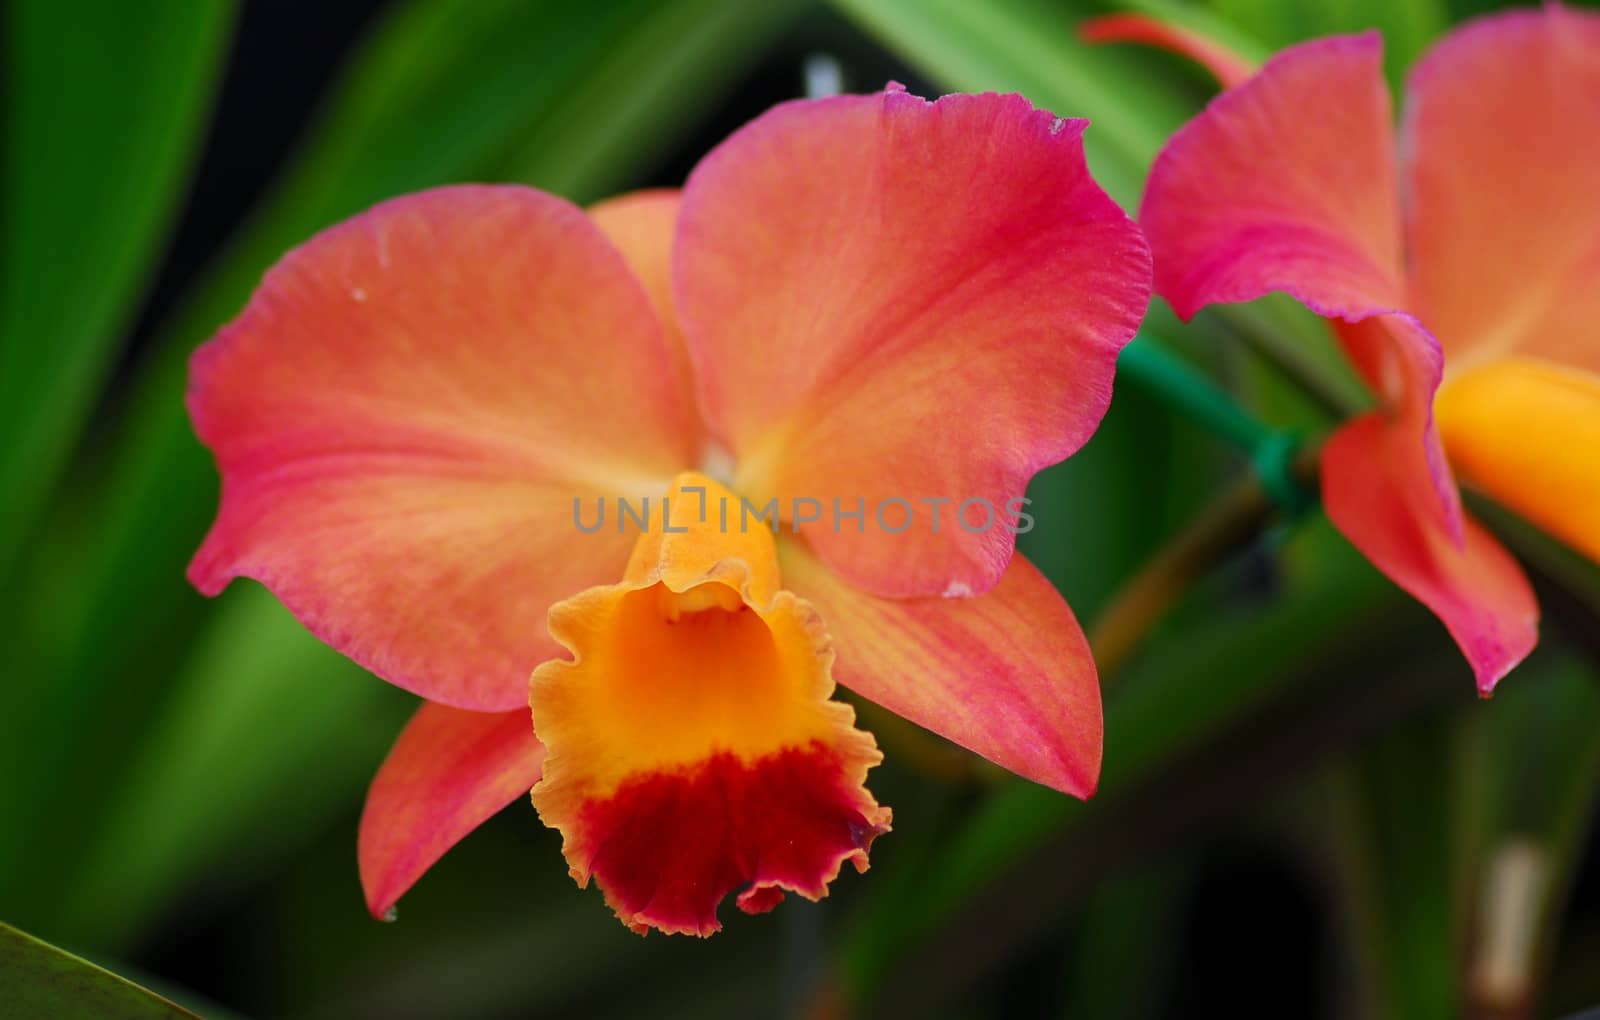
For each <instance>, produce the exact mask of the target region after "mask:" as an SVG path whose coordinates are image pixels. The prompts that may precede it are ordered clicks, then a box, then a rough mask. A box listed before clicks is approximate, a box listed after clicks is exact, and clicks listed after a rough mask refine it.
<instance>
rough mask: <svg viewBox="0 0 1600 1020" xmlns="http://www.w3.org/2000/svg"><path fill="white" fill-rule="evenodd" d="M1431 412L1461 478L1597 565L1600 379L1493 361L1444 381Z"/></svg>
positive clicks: (1570, 371)
mask: <svg viewBox="0 0 1600 1020" xmlns="http://www.w3.org/2000/svg"><path fill="white" fill-rule="evenodd" d="M1438 411H1439V428H1440V432H1441V434H1442V435H1443V437H1444V442H1445V448H1446V449H1447V450H1449V451H1450V460H1451V462H1452V464H1453V465H1454V466H1455V468H1456V469H1457V470H1458V471H1459V472H1460V473H1461V475H1462V477H1463V478H1464V479H1466V480H1467V481H1468V482H1469V483H1470V484H1472V485H1473V486H1476V487H1477V488H1479V489H1481V490H1483V491H1484V492H1486V493H1488V494H1489V495H1490V496H1493V497H1494V498H1495V499H1496V500H1497V501H1499V502H1500V503H1502V504H1504V505H1505V506H1508V507H1510V508H1511V509H1513V510H1515V511H1517V512H1518V513H1520V514H1521V515H1522V516H1524V517H1526V518H1527V519H1528V520H1530V521H1532V522H1534V523H1535V524H1537V525H1539V526H1540V527H1541V528H1543V529H1544V530H1546V531H1548V532H1549V533H1550V534H1552V535H1555V536H1556V537H1557V538H1560V539H1562V540H1563V541H1565V542H1567V543H1568V544H1570V545H1571V546H1572V547H1573V548H1574V549H1577V550H1578V551H1580V552H1582V553H1584V554H1586V555H1587V556H1589V557H1590V558H1591V559H1594V560H1600V471H1597V470H1596V462H1597V458H1596V454H1597V453H1600V376H1596V375H1593V374H1590V373H1588V372H1582V371H1579V370H1577V369H1573V368H1567V367H1565V366H1562V365H1556V364H1552V363H1549V362H1540V361H1531V360H1526V359H1515V360H1509V361H1493V362H1489V363H1488V364H1485V365H1481V366H1479V367H1477V368H1474V369H1472V370H1471V371H1469V372H1467V373H1465V374H1463V375H1460V376H1455V377H1452V378H1451V380H1450V381H1449V382H1448V383H1446V384H1445V387H1444V389H1443V390H1441V391H1440V393H1439V402H1438Z"/></svg>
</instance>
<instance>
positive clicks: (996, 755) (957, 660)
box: [781, 542, 1103, 798]
mask: <svg viewBox="0 0 1600 1020" xmlns="http://www.w3.org/2000/svg"><path fill="white" fill-rule="evenodd" d="M781 553H782V557H783V572H784V579H785V581H786V582H787V583H788V584H789V586H790V587H791V588H792V589H793V590H794V591H795V592H797V593H798V594H800V595H801V596H802V597H803V598H805V599H806V600H808V601H809V602H811V603H812V604H813V605H815V606H816V607H817V609H818V611H819V612H820V613H822V615H823V618H824V619H826V620H827V621H828V629H829V632H830V633H832V635H833V639H834V647H835V648H837V649H838V651H839V660H838V662H837V664H836V666H835V669H836V671H837V675H838V678H839V682H840V683H841V684H843V685H844V686H846V687H848V688H850V689H851V690H852V691H855V692H856V693H857V694H859V695H861V696H862V697H865V698H870V699H871V700H873V701H875V702H877V703H878V704H880V705H882V706H883V707H884V708H887V709H889V710H890V711H892V712H895V713H896V714H898V715H901V716H904V717H905V718H907V719H909V720H911V721H912V722H914V723H917V724H918V725H920V726H923V727H925V728H927V729H930V730H932V731H933V732H935V733H938V734H939V735H941V736H943V737H946V738H947V739H949V740H953V741H955V742H956V743H958V744H960V745H962V746H963V747H966V748H968V749H970V750H972V751H975V752H977V753H978V754H981V755H983V756H984V757H985V758H988V759H989V760H990V761H993V762H995V763H996V764H998V765H1002V766H1004V767H1005V768H1008V769H1010V770H1011V771H1012V772H1015V773H1017V774H1018V775H1020V776H1023V777H1025V778H1027V779H1031V780H1033V781H1034V782H1036V783H1042V784H1044V785H1045V786H1049V787H1052V788H1054V789H1057V790H1061V791H1063V792H1065V793H1070V794H1072V795H1073V796H1075V797H1084V798H1087V797H1089V796H1090V795H1091V794H1093V793H1094V790H1095V785H1096V783H1097V781H1098V779H1099V776H1100V752H1101V745H1102V736H1103V720H1102V717H1101V712H1100V682H1099V676H1098V673H1097V672H1096V670H1095V664H1094V658H1093V656H1092V655H1091V654H1090V651H1089V643H1088V642H1087V641H1086V640H1085V639H1084V636H1083V631H1082V630H1081V629H1080V628H1079V626H1078V621H1077V620H1076V619H1075V618H1074V617H1073V615H1072V610H1071V609H1070V608H1069V607H1068V606H1067V603H1066V601H1065V600H1064V599H1062V597H1061V595H1060V594H1059V593H1058V592H1057V591H1056V589H1055V587H1054V586H1052V585H1051V584H1050V582H1049V581H1048V580H1046V579H1045V578H1044V576H1043V575H1042V574H1040V573H1039V571H1038V570H1037V569H1036V568H1035V567H1034V566H1033V564H1031V563H1029V562H1028V561H1027V560H1026V559H1024V558H1023V557H1022V556H1014V557H1012V559H1011V565H1010V566H1009V567H1007V568H1006V572H1005V576H1004V577H1002V578H1001V579H1000V583H999V584H998V585H996V586H995V587H994V588H993V589H992V590H991V591H989V592H987V593H986V594H983V595H978V596H974V597H972V598H952V599H945V598H921V599H903V600H902V599H881V598H875V597H873V596H871V595H868V594H866V593H864V592H861V591H857V590H856V589H854V588H852V587H850V586H849V585H848V584H846V583H844V582H843V581H842V580H840V579H839V578H838V577H836V576H835V575H834V574H833V573H832V572H830V571H829V570H828V569H827V568H826V567H824V566H823V565H822V564H821V563H820V562H819V561H818V560H817V559H816V558H815V557H814V556H813V555H812V554H811V553H810V552H809V551H808V550H806V549H805V548H804V547H803V546H802V545H800V544H799V543H796V542H784V543H783V545H782V546H781Z"/></svg>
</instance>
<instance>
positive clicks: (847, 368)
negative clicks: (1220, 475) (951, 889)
mask: <svg viewBox="0 0 1600 1020" xmlns="http://www.w3.org/2000/svg"><path fill="white" fill-rule="evenodd" d="M1085 126H1086V124H1085V122H1083V121H1079V120H1064V119H1061V118H1058V117H1053V116H1052V115H1050V114H1048V113H1045V112H1043V111H1040V110H1036V109H1034V108H1033V107H1032V106H1030V105H1029V104H1028V103H1027V102H1026V101H1025V100H1023V99H1022V98H1021V97H1018V96H999V95H981V96H966V95H962V96H948V97H945V98H943V99H940V100H939V101H937V102H933V103H930V102H927V101H924V100H922V99H919V98H916V97H914V96H911V95H908V94H906V93H905V92H904V90H902V89H899V88H898V87H895V86H891V87H890V88H889V89H888V90H887V91H886V92H884V93H882V94H879V95H873V96H844V97H837V98H831V99H824V100H816V101H805V102H794V103H788V104H785V105H782V106H779V107H777V108H775V109H773V110H771V111H770V112H768V113H767V114H765V115H763V116H762V117H760V118H758V119H757V120H755V121H754V122H752V123H751V124H749V125H747V126H746V127H744V128H743V129H741V130H740V131H738V132H736V133H735V134H734V135H733V136H732V137H731V138H729V139H728V140H727V141H726V142H724V143H723V144H722V145H720V146H719V147H717V148H716V149H715V150H714V151H713V152H712V153H710V154H709V155H708V156H707V157H706V158H705V159H704V160H703V161H702V162H701V163H700V165H699V166H698V167H697V168H696V169H695V171H694V173H693V174H692V175H691V176H690V178H689V181H688V183H687V185H686V186H685V187H684V188H683V190H682V192H681V194H680V193H678V192H675V191H661V192H649V193H641V194H635V195H630V196H626V197H623V198H620V199H616V200H613V201H610V202H606V203H602V204H601V205H599V206H597V207H595V208H594V209H592V210H590V211H589V212H588V213H585V212H583V211H580V210H579V209H577V208H574V207H573V206H571V205H569V204H568V203H567V202H565V201H563V200H561V199H559V198H555V197H553V196H551V195H547V194H544V193H541V192H538V191H534V190H532V189H529V188H523V187H452V188H442V189H439V190H436V191H429V192H425V193H422V194H417V195H412V196H408V197H405V198H400V199H396V200H393V201H390V202H385V203H383V204H382V205H379V206H377V207H375V208H373V209H372V210H370V211H368V212H366V213H363V214H362V215H360V216H357V217H355V218H354V219H351V220H349V221H347V222H345V223H343V224H340V225H338V226H335V227H332V228H331V229H329V230H327V231H325V232H323V233H321V234H319V235H317V236H316V237H314V238H312V239H311V240H310V241H308V242H307V243H306V244H304V245H303V246H302V247H300V248H298V249H296V250H295V251H293V252H291V253H289V254H288V255H287V256H285V257H284V259H283V260H282V261H281V262H280V263H279V264H278V265H277V266H276V267H275V268H274V269H273V270H272V271H271V272H269V273H268V274H267V276H266V278H265V280H264V281H263V282H262V284H261V286H260V288H259V289H258V290H257V291H256V293H255V295H254V296H253V297H252V299H251V300H250V303H249V305H248V307H246V309H245V310H244V312H243V314H242V315H241V316H240V317H239V318H238V319H237V320H235V321H234V322H233V323H232V324H231V325H229V326H228V327H226V328H225V329H224V330H222V332H221V333H220V334H219V335H218V336H217V337H216V338H214V339H213V340H211V341H210V342H209V343H207V344H206V345H205V346H204V347H202V348H201V349H200V350H199V351H198V352H197V353H196V355H195V357H194V362H193V366H192V379H191V386H190V391H189V408H190V412H191V414H192V416H193V419H194V422H195V427H196V430H197V431H198V433H199V435H200V437H201V438H202V439H203V440H204V442H205V443H206V445H207V446H208V447H209V448H210V449H211V450H212V452H213V453H214V454H215V456H216V459H217V462H218V465H219V467H220V470H221V474H222V504H221V510H220V512H219V514H218V518H217V521H216V523H215V525H214V527H213V528H212V530H211V532H210V534H209V535H208V536H207V538H206V540H205V543H204V545H203V546H202V548H201V549H200V551H199V553H198V554H197V555H196V557H195V559H194V562H193V563H192V565H191V566H190V577H191V578H192V580H193V582H194V583H195V584H196V585H197V586H198V587H199V588H200V589H201V590H202V591H204V592H206V593H208V594H214V593H216V592H219V591H220V590H221V589H222V588H223V587H224V586H225V585H226V584H227V583H228V581H229V580H230V579H232V578H234V577H238V576H248V577H253V578H255V579H257V580H259V581H261V582H262V583H263V584H265V585H267V587H269V588H270V589H271V590H272V591H273V592H275V593H276V594H277V596H278V597H279V598H280V599H281V600H282V601H283V603H284V604H285V605H286V606H287V607H288V608H289V609H290V611H291V612H293V613H294V614H295V616H296V617H297V618H298V619H299V620H300V621H301V622H302V623H304V624H305V625H306V627H308V628H309V629H310V630H311V631H312V632H313V633H315V634H316V635H317V636H318V637H320V638H322V639H323V640H325V641H326V642H328V643H329V644H330V645H332V646H333V647H335V648H337V649H338V650H339V651H341V652H343V653H345V654H346V655H349V656H350V657H351V658H353V659H354V660H356V661H357V662H359V663H360V664H362V665H363V666H365V667H366V668H368V669H370V670H372V671H373V672H375V673H377V674H378V675H379V676H381V677H383V678H384V679H386V680H388V681H390V682H392V683H394V684H397V685H399V686H401V687H403V688H405V689H407V690H409V691H413V692H415V693H417V694H420V695H421V696H422V697H424V698H425V699H427V700H426V703H425V704H424V705H423V706H422V707H421V709H420V710H419V711H418V712H417V714H416V715H415V716H414V717H413V719H412V720H411V722H410V723H409V724H408V725H407V727H406V729H405V730H404V732H403V733H401V735H400V737H399V739H398V741H397V742H396V743H395V746H394V749H393V750H392V751H391V752H390V754H389V757H388V759H387V761H385V762H384V764H383V766H382V768H381V770H380V771H379V773H378V776H377V778H376V779H375V781H374V782H373V785H372V789H371V791H370V793H369V795H368V800H367V805H366V810H365V814H364V817H363V819H362V822H361V832H360V840H359V855H358V856H359V860H360V867H361V877H362V882H363V885H364V887H365V891H366V896H367V903H368V906H369V907H370V909H371V910H372V912H373V913H374V914H375V915H384V914H386V913H387V912H388V911H390V909H391V908H392V907H393V905H394V903H395V902H396V900H397V899H398V898H399V897H400V896H401V894H402V893H404V892H405V891H406V890H407V889H408V888H410V886H411V885H412V884H413V883H414V882H415V881H416V880H417V879H418V878H419V877H420V876H421V875H422V873H423V872H424V871H425V870H426V869H427V868H428V867H430V866H431V865H432V864H433V862H434V861H436V860H437V859H438V858H439V857H440V856H441V855H442V854H443V853H444V852H445V851H446V850H447V849H449V848H450V847H451V846H452V845H454V844H455V843H456V842H457V841H458V840H460V839H461V838H462V837H463V836H465V835H466V834H467V833H468V832H470V831H471V830H472V829H474V828H475V827H477V826H478V825H479V824H481V823H482V822H483V821H484V820H485V819H487V818H488V817H489V816H490V815H492V814H494V813H495V812H496V811H498V810H499V809H500V808H501V807H503V806H504V805H506V804H508V803H509V802H511V801H512V800H514V799H515V798H517V797H518V796H521V795H524V794H526V793H528V791H529V790H530V788H531V789H532V799H533V803H534V805H535V807H536V808H537V809H538V812H539V814H540V817H541V818H542V819H543V821H544V822H545V823H546V824H547V825H550V826H552V827H554V828H557V829H559V830H560V831H561V833H562V836H563V847H564V854H565V856H566V859H567V863H568V865H569V866H570V870H571V873H572V875H573V877H574V878H575V879H576V880H577V882H578V884H579V885H580V886H581V885H585V884H587V882H588V881H589V880H590V879H591V878H593V879H594V880H595V881H596V883H597V884H598V885H599V886H600V888H601V889H602V890H603V892H604V893H605V896H606V899H607V901H608V902H609V903H610V905H611V906H612V908H613V909H614V910H615V911H616V913H617V915H618V917H619V918H620V919H621V920H622V921H623V922H624V923H625V924H627V925H628V926H629V927H631V928H633V929H634V930H636V931H639V932H644V931H647V930H648V929H651V928H655V929H659V930H662V931H667V932H689V933H696V934H701V935H705V934H709V933H711V932H713V931H715V930H717V928H718V921H717V914H716V911H717V906H718V904H719V903H720V901H721V900H722V899H723V897H724V896H725V895H727V894H728V893H730V892H734V891H735V890H739V892H738V896H737V904H738V906H739V907H741V908H742V909H744V910H746V911H748V912H752V913H755V912H761V911H764V910H768V909H770V908H771V907H772V906H774V905H775V904H776V903H777V902H778V901H780V900H781V899H782V898H783V896H784V894H785V893H786V892H792V893H796V894H798V895H801V896H805V897H807V898H811V899H816V898H819V897H821V896H823V895H824V894H825V893H826V891H827V886H828V884H829V882H830V881H831V880H832V879H833V877H834V876H835V875H836V874H837V873H838V871H839V869H840V867H841V865H842V864H843V863H844V862H846V861H849V862H851V863H853V864H854V865H856V867H857V868H859V869H865V867H866V863H867V851H868V847H869V845H870V844H871V842H872V840H873V839H874V837H875V836H877V835H878V834H880V833H882V832H884V831H886V830H887V829H888V827H889V822H890V814H889V811H888V810H887V809H886V808H883V807H880V806H879V805H878V804H877V802H876V801H875V800H874V798H873V796H872V794H871V793H869V792H868V791H867V789H866V787H865V785H864V780H865V777H866V774H867V771H868V770H869V769H870V768H871V767H872V766H873V765H875V764H876V763H877V762H878V761H879V760H880V755H879V753H878V750H877V747H876V744H875V742H874V740H873V738H872V736H871V735H870V734H868V733H865V732H863V731H861V730H858V729H856V728H855V726H854V713H853V711H852V710H851V709H850V708H849V707H848V706H846V705H844V704H842V703H839V702H837V701H834V700H832V699H831V695H832V694H833V692H834V683H835V680H836V679H837V681H838V682H840V683H843V684H845V685H846V686H848V687H849V688H850V689H852V690H853V691H855V692H856V693H857V694H859V695H860V696H862V697H864V698H868V699H871V700H872V701H875V702H877V703H878V704H880V705H882V706H884V707H885V708H888V709H890V710H892V711H894V712H897V713H899V714H900V715H902V716H904V717H905V718H906V719H909V720H911V721H912V722H915V723H917V724H920V725H922V726H924V727H927V728H928V729H930V730H933V731H934V732H936V733H939V734H942V735H943V736H945V737H947V738H949V739H950V740H953V741H955V742H956V743H958V744H961V745H963V746H965V747H967V748H970V749H971V750H973V751H975V752H977V753H979V754H981V755H984V756H985V757H988V758H989V759H991V760H993V761H995V762H997V763H999V764H1000V765H1003V766H1005V767H1006V768H1008V769H1010V770H1012V771H1014V772H1016V773H1017V774H1019V775H1022V776H1025V777H1027V778H1029V779H1032V780H1034V781H1036V782H1039V783H1042V784H1045V785H1047V786H1050V787H1054V788H1056V789H1058V790H1062V791H1065V792H1067V793H1070V794H1073V795H1076V796H1079V797H1087V796H1088V795H1089V794H1090V793H1092V791H1093V790H1094V787H1095V784H1096V781H1097V778H1098V775H1099V766H1100V753H1101V725H1102V723H1101V713H1100V695H1099V687H1098V682H1097V678H1096V673H1095V667H1094V663H1093V661H1092V659H1091V657H1090V654H1089V649H1088V647H1087V644H1086V642H1085V640H1084V637H1083V634H1082V632H1081V630H1080V629H1079V626H1078V624H1077V622H1076V621H1075V619H1074V618H1073V615H1072V612H1071V610H1070V609H1069V608H1068V606H1067V604H1066V603H1065V602H1064V601H1063V600H1062V598H1061V597H1060V595H1059V594H1057V593H1056V591H1055V590H1054V588H1052V587H1051V585H1050V584H1049V582H1048V581H1046V580H1045V579H1044V578H1043V577H1042V576H1041V575H1040V574H1039V572H1038V571H1037V570H1036V569H1034V568H1033V567H1032V566H1031V565H1030V564H1028V563H1027V562H1026V561H1025V560H1024V559H1023V558H1022V557H1020V556H1014V555H1013V547H1014V544H1015V535H1014V534H1013V530H1014V529H1013V528H1010V527H1000V526H998V525H995V526H986V527H982V528H979V527H975V526H973V525H974V524H975V523H976V521H975V519H976V518H979V517H981V516H983V513H984V509H985V508H1002V512H1003V508H1006V507H1008V506H1009V507H1012V508H1016V507H1018V506H1020V505H1021V504H1020V503H1018V502H1017V501H1019V500H1021V498H1022V495H1023V492H1024V489H1025V487H1026V485H1027V483H1028V480H1029V478H1030V477H1031V476H1032V475H1033V474H1034V473H1035V472H1037V471H1038V470H1039V469H1040V468H1042V467H1044V466H1046V465H1049V464H1052V463H1055V462H1057V461H1059V460H1061V459H1063V458H1065V457H1067V456H1069V455H1070V454H1072V453H1073V452H1074V451H1075V450H1077V449H1078V448H1079V447H1080V446H1081V445H1082V444H1083V443H1084V442H1085V441H1086V440H1087V439H1088V438H1089V436H1090V434H1091V433H1092V432H1093V431H1094V429H1095V428H1096V426H1097V424H1098V423H1099V421H1100V418H1101V416H1102V415H1103V413H1104V412H1105V409H1106V406H1107V403H1108V401H1109V400H1110V396H1111V380H1112V373H1113V368H1114V365H1115V362H1116V359H1117V354H1118V352H1119V351H1120V349H1121V348H1122V347H1123V345H1124V344H1126V343H1127V341H1128V340H1129V339H1130V338H1131V337H1132V336H1133V333H1134V331H1135V329H1136V328H1137V325H1138V323H1139V320H1140V319H1141V317H1142V315H1143V313H1144V310H1145V307H1146V304H1147V301H1148V298H1149V288H1150V276H1149V274H1150V266H1149V254H1148V250H1147V248H1146V246H1145V243H1144V240H1143V238H1142V236H1141V235H1140V233H1139V230H1138V228H1137V227H1136V226H1135V225H1134V224H1133V223H1132V222H1131V221H1130V220H1129V219H1128V217H1127V216H1126V215H1124V214H1123V213H1122V211H1121V210H1119V209H1118V208H1117V206H1116V205H1115V204H1114V203H1113V202H1112V201H1111V200H1110V199H1109V198H1108V197H1107V196H1106V195H1105V194H1104V193H1103V192H1102V191H1101V189H1100V188H1099V187H1098V186H1097V185H1096V184H1095V182H1094V180H1093V179H1092V178H1091V177H1090V175H1089V172H1088V170H1087V167H1086V165H1085V163H1084V157H1083V146H1082V140H1081V135H1082V132H1083V130H1084V128H1085ZM606 500H610V501H612V503H611V509H612V511H613V512H614V513H616V514H617V516H616V517H615V518H613V519H610V520H606V521H605V522H604V525H603V526H595V522H594V519H593V518H594V517H595V516H597V514H598V513H600V512H603V510H604V507H605V505H606V504H605V502H604V501H606ZM647 500H652V501H654V504H653V506H651V507H650V509H649V510H648V511H647V512H645V513H642V514H639V513H638V511H637V510H635V513H636V514H637V517H636V519H635V521H634V526H632V527H624V526H623V524H624V520H625V516H624V515H623V514H622V513H621V512H620V511H621V507H620V506H619V503H621V502H622V501H628V504H629V505H630V506H632V507H634V508H638V507H641V506H645V505H646V502H645V501H647ZM941 501H944V502H941ZM969 501H977V502H975V503H972V505H970V506H964V505H963V504H964V503H968V502H969ZM769 505H772V506H776V507H777V508H778V509H777V510H776V512H775V513H773V514H772V515H771V518H770V519H764V518H761V517H760V516H759V515H760V514H761V513H762V512H765V511H767V509H768V507H769ZM750 507H754V508H756V509H757V512H758V517H757V519H756V521H755V523H754V524H750V523H749V522H748V521H746V520H741V519H739V518H741V517H742V516H743V515H745V514H747V513H748V509H749V508H750ZM885 508H887V510H886V509H885ZM580 510H581V511H582V512H581V513H580ZM941 510H943V511H944V519H943V521H942V522H941V521H940V519H939V513H940V511H941ZM957 515H960V518H959V519H958V516H957ZM991 523H992V522H991ZM941 524H942V526H941ZM769 525H770V526H769ZM547 618H548V626H547V622H546V621H547ZM530 675H531V677H532V680H531V697H530ZM530 703H531V706H532V716H531V720H530V715H529V705H530Z"/></svg>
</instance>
